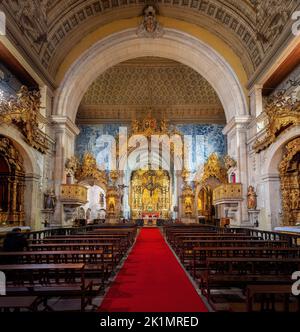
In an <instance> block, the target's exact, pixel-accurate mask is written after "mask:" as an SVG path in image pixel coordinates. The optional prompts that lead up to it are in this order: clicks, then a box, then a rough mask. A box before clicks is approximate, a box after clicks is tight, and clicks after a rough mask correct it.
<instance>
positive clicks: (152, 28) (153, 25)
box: [137, 5, 164, 38]
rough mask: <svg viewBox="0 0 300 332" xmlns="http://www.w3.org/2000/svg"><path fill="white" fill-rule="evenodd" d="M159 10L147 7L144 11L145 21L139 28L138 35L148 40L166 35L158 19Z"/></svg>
mask: <svg viewBox="0 0 300 332" xmlns="http://www.w3.org/2000/svg"><path fill="white" fill-rule="evenodd" d="M156 12H157V10H156V9H155V8H154V6H150V5H149V6H147V7H146V8H145V9H144V11H143V15H144V17H143V21H142V23H141V24H140V26H139V27H138V30H137V35H138V36H139V37H146V38H159V37H162V36H163V34H164V30H163V28H162V26H161V25H160V24H159V22H158V20H157V17H156Z"/></svg>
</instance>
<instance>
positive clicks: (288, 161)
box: [279, 137, 300, 226]
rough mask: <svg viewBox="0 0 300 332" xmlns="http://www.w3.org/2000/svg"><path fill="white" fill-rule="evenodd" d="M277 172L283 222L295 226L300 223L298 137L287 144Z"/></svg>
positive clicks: (299, 145)
mask: <svg viewBox="0 0 300 332" xmlns="http://www.w3.org/2000/svg"><path fill="white" fill-rule="evenodd" d="M279 172H280V179H281V194H282V207H283V213H284V219H283V223H284V225H286V226H295V225H296V224H298V223H300V137H298V138H296V139H294V140H293V141H291V142H290V143H288V144H287V146H286V153H285V155H284V157H283V160H282V162H281V163H280V166H279Z"/></svg>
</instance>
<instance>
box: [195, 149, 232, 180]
mask: <svg viewBox="0 0 300 332" xmlns="http://www.w3.org/2000/svg"><path fill="white" fill-rule="evenodd" d="M210 178H216V179H217V180H219V181H220V182H221V183H227V182H228V178H227V171H226V169H225V166H224V165H223V163H222V161H221V160H220V158H219V157H218V156H217V154H216V153H213V154H211V155H210V157H209V158H208V160H207V162H206V163H205V164H204V171H203V176H202V179H201V182H202V183H206V182H207V181H208V180H209V179H210Z"/></svg>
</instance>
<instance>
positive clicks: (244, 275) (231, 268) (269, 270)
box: [199, 257, 300, 300]
mask: <svg viewBox="0 0 300 332" xmlns="http://www.w3.org/2000/svg"><path fill="white" fill-rule="evenodd" d="M299 269H300V260H299V258H289V259H276V258H251V257H247V258H241V257H238V258H236V257H235V258H224V257H222V258H207V259H206V268H205V270H203V271H201V272H200V273H199V285H200V289H201V291H202V293H203V294H204V295H205V296H207V298H208V300H210V291H211V288H219V289H220V288H224V287H229V286H231V287H236V288H245V287H246V286H247V285H248V284H290V285H291V275H292V273H293V272H294V271H299Z"/></svg>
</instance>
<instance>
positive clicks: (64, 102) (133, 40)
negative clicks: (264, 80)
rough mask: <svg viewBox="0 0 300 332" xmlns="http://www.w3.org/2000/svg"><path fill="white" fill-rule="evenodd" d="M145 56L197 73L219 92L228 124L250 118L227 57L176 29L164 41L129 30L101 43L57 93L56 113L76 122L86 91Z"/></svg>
mask: <svg viewBox="0 0 300 332" xmlns="http://www.w3.org/2000/svg"><path fill="white" fill-rule="evenodd" d="M143 56H158V57H163V58H168V59H172V60H175V61H178V62H180V63H183V64H185V65H187V66H189V67H191V68H193V69H194V70H195V71H197V72H198V73H199V74H200V75H202V76H203V77H204V78H205V79H207V81H208V82H209V83H210V84H211V85H212V87H213V88H214V89H215V90H216V92H217V94H218V96H219V98H220V100H221V103H222V105H223V107H224V110H225V115H226V119H227V122H229V121H230V120H231V119H233V118H234V117H236V116H243V115H248V106H247V102H246V97H245V95H244V92H243V87H242V86H241V84H240V82H239V80H238V78H237V75H236V74H235V72H234V71H233V70H232V68H231V67H230V66H229V64H228V63H227V62H226V61H225V60H224V58H223V57H221V56H220V55H219V54H218V53H217V52H216V51H215V50H214V49H212V48H211V47H210V46H208V45H206V44H205V43H203V42H202V41H200V40H199V39H196V38H195V37H192V36H190V35H188V34H186V33H183V32H180V31H177V30H173V29H165V34H164V36H163V37H162V38H153V39H152V38H138V37H137V35H136V29H128V30H125V31H122V32H119V33H116V34H113V35H111V36H109V37H107V38H104V39H103V40H100V41H98V42H97V43H96V44H95V45H93V46H92V47H91V48H90V49H88V50H87V51H86V52H85V53H84V54H83V55H82V56H81V57H80V58H79V59H77V61H75V62H74V64H73V65H72V66H71V68H70V69H69V70H68V72H67V74H66V75H65V77H64V79H63V81H62V83H61V85H60V87H59V88H58V90H57V93H56V97H55V104H54V114H55V115H60V116H64V117H69V118H70V119H71V121H73V122H75V119H76V113H77V110H78V107H79V104H80V102H81V100H82V98H83V96H84V94H85V92H86V90H87V89H88V87H89V86H90V85H91V84H92V83H93V81H94V80H95V79H96V78H97V77H98V76H99V75H100V74H101V73H103V72H104V71H105V70H107V69H108V68H110V67H112V66H114V65H116V64H118V63H120V62H123V61H126V60H130V59H133V58H138V57H143Z"/></svg>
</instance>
